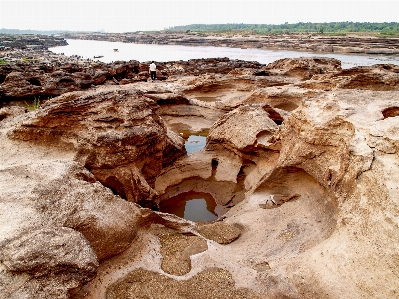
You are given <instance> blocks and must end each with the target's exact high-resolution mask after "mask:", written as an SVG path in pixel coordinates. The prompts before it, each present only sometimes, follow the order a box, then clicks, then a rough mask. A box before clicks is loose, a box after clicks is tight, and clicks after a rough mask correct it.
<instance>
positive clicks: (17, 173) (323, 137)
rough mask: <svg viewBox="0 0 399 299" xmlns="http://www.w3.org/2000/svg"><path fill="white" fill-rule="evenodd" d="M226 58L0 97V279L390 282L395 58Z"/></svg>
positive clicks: (338, 291) (368, 286) (129, 283)
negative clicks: (184, 196) (27, 96)
mask: <svg viewBox="0 0 399 299" xmlns="http://www.w3.org/2000/svg"><path fill="white" fill-rule="evenodd" d="M180 63H181V62H176V65H180ZM235 63H236V62H231V61H226V60H224V59H220V60H204V61H203V62H201V61H197V62H196V64H197V65H198V68H195V65H194V64H192V65H190V63H188V64H187V65H186V69H187V70H188V72H189V73H187V75H186V76H179V72H180V71H182V68H180V67H176V70H175V71H173V63H171V64H170V65H166V64H165V65H164V70H165V72H168V74H170V76H169V77H168V78H167V80H165V81H159V82H156V83H147V82H136V83H135V84H127V85H123V86H120V85H118V86H117V85H116V84H113V85H111V84H104V86H97V87H96V88H95V89H94V88H93V89H92V88H89V90H88V91H75V92H70V93H65V94H63V95H61V96H58V97H56V98H53V99H51V100H49V101H47V102H46V103H45V104H42V105H41V107H40V108H39V109H37V110H35V111H31V112H29V113H26V112H25V109H23V108H3V109H1V110H0V120H1V121H0V141H1V142H0V147H1V152H2V153H4V154H3V156H4V158H3V160H2V163H1V165H0V166H1V167H0V178H1V179H0V190H1V192H0V216H1V217H0V230H1V234H0V294H1V295H0V297H1V296H3V297H4V298H20V297H35V298H68V297H69V298H83V297H85V298H96V299H97V298H117V297H123V296H141V295H143V294H147V295H148V294H149V295H148V296H150V295H152V296H154V294H156V295H155V296H160V297H162V296H164V295H165V294H166V295H165V296H169V297H170V296H175V295H173V294H176V296H186V295H182V294H187V296H189V295H188V294H191V295H192V294H195V297H197V298H214V297H217V296H222V297H229V296H230V297H231V296H232V297H235V298H285V297H286V298H343V297H350V298H394V297H395V296H396V289H395V286H396V285H398V281H399V278H398V275H397V271H396V268H395V265H396V263H397V256H398V249H397V246H396V244H397V243H398V241H399V240H398V237H397V236H398V234H397V222H398V220H397V217H396V215H397V214H398V213H399V208H398V202H399V199H398V192H397V189H398V186H399V181H398V177H399V169H398V167H397V161H398V157H397V153H398V149H399V141H398V140H399V136H398V133H397V132H398V126H399V123H398V115H399V108H398V107H399V103H398V90H397V86H398V81H397V80H396V79H397V78H396V77H397V68H396V67H395V66H392V65H377V66H372V67H367V68H364V67H358V68H353V69H349V70H341V68H340V64H339V62H338V61H336V60H333V59H330V60H320V59H318V58H316V59H309V58H306V59H297V60H294V59H286V60H280V61H277V62H275V63H273V64H270V65H268V66H260V65H256V64H254V65H253V66H251V64H248V65H246V66H245V67H242V68H240V69H235V70H230V71H229V68H230V66H233V65H235ZM207 65H209V68H208V69H207V67H206V66H207ZM211 67H215V70H216V69H218V72H220V73H219V74H218V75H215V74H212V70H209V69H211ZM197 70H198V73H196V71H197ZM260 73H261V75H260ZM189 74H190V75H189ZM175 75H176V76H175ZM367 78H368V79H367ZM362 82H363V83H362ZM208 130H209V134H208ZM187 131H189V132H187ZM193 132H194V133H195V134H203V135H207V144H206V147H205V148H204V149H202V150H200V151H198V152H195V153H190V155H185V150H184V149H183V147H184V140H185V139H184V138H187V135H190V134H194V133H193ZM188 191H195V192H201V191H202V192H204V191H206V192H207V193H209V194H210V195H212V196H213V197H214V199H215V206H216V205H217V208H218V209H220V210H223V213H224V214H223V216H221V217H219V219H217V221H214V222H212V223H203V224H199V223H196V222H193V221H189V220H185V219H182V218H179V217H177V216H175V215H170V214H167V213H161V212H157V211H151V210H149V209H145V208H142V207H140V206H138V205H136V204H135V203H136V202H137V203H139V204H141V205H142V206H145V207H152V208H153V209H154V210H155V209H156V208H157V204H158V203H159V202H161V203H162V202H163V201H164V200H167V199H168V198H170V197H172V196H175V195H178V194H181V193H184V192H188ZM124 199H127V200H124ZM214 208H215V209H216V207H214ZM111 257H112V259H111ZM215 267H216V268H215ZM220 269H223V270H220ZM165 272H166V273H169V274H172V275H169V277H166V276H163V275H164V274H165ZM381 273H383V275H381ZM160 274H162V275H160ZM175 275H179V276H180V277H179V278H176V276H175ZM165 289H166V290H168V291H167V292H165ZM159 290H161V291H159ZM158 291H159V292H158ZM175 292H178V293H175ZM3 294H5V295H3ZM171 294H172V295H171Z"/></svg>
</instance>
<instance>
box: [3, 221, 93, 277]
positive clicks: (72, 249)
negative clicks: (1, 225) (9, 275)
mask: <svg viewBox="0 0 399 299" xmlns="http://www.w3.org/2000/svg"><path fill="white" fill-rule="evenodd" d="M0 259H1V261H2V262H3V263H4V265H5V266H6V267H7V269H8V270H10V271H12V272H27V273H30V274H32V275H33V276H35V277H40V276H45V275H50V274H60V273H62V274H63V275H68V276H69V279H72V280H77V281H79V282H86V281H88V280H90V279H91V278H93V277H94V275H95V274H96V269H97V267H98V261H97V257H96V255H95V253H94V251H93V250H92V248H91V247H90V244H89V243H88V242H87V240H86V239H85V238H84V237H83V235H82V234H80V233H78V232H77V231H75V230H73V229H70V228H66V227H60V228H53V229H49V228H47V229H41V230H34V231H31V232H29V233H27V234H24V235H23V236H21V237H19V238H17V239H15V240H13V241H11V242H9V243H8V244H6V245H5V246H4V247H3V248H2V249H1V251H0Z"/></svg>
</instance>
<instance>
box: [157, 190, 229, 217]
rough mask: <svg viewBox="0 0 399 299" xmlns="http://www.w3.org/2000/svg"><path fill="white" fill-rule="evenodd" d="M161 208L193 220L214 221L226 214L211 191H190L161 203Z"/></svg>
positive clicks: (162, 210)
mask: <svg viewBox="0 0 399 299" xmlns="http://www.w3.org/2000/svg"><path fill="white" fill-rule="evenodd" d="M159 210H160V211H161V212H164V213H169V214H174V215H177V216H179V217H181V218H184V219H187V220H191V221H201V222H206V221H212V220H216V219H217V218H218V217H220V216H222V215H223V214H224V209H223V207H221V206H218V205H217V204H216V202H215V199H214V198H213V197H212V195H210V194H209V193H205V192H195V191H188V192H184V193H180V194H179V195H176V196H173V197H171V198H169V199H167V200H164V201H162V202H161V203H160V204H159Z"/></svg>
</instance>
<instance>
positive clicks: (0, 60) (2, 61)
mask: <svg viewBox="0 0 399 299" xmlns="http://www.w3.org/2000/svg"><path fill="white" fill-rule="evenodd" d="M7 62H8V61H7V60H5V59H0V64H6V63H7Z"/></svg>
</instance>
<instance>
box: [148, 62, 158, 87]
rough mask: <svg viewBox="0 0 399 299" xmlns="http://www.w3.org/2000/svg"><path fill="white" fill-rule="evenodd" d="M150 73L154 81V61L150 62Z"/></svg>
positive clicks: (155, 68) (155, 70)
mask: <svg viewBox="0 0 399 299" xmlns="http://www.w3.org/2000/svg"><path fill="white" fill-rule="evenodd" d="M150 74H151V80H152V82H154V80H155V79H156V77H157V66H156V65H155V63H154V61H153V62H151V64H150Z"/></svg>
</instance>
